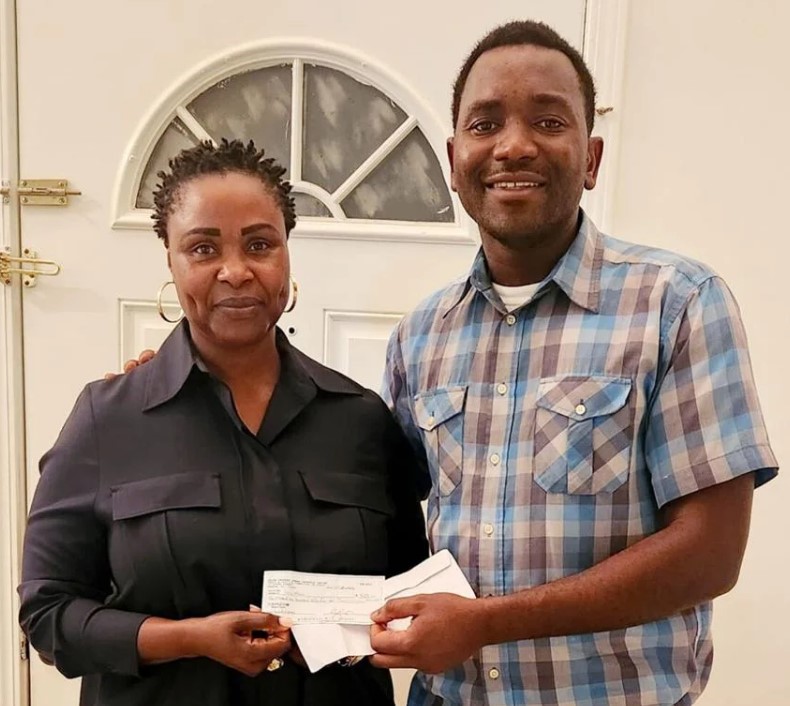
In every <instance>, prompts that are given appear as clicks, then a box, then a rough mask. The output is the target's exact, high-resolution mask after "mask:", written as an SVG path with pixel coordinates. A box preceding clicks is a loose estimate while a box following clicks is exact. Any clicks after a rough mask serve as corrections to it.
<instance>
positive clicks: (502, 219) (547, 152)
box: [448, 45, 603, 248]
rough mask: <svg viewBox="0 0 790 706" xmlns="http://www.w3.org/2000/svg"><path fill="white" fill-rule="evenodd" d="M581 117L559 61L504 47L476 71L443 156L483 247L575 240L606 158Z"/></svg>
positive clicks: (573, 79) (553, 55)
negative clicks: (584, 201)
mask: <svg viewBox="0 0 790 706" xmlns="http://www.w3.org/2000/svg"><path fill="white" fill-rule="evenodd" d="M584 108H585V106H584V98H583V95H582V91H581V86H580V84H579V79H578V76H577V75H576V71H575V69H574V68H573V64H571V62H570V60H569V59H568V58H567V57H566V56H565V55H564V54H562V53H561V52H559V51H556V50H554V49H545V48H543V47H536V46H531V45H518V46H507V47H500V48H497V49H492V50H490V51H487V52H485V53H484V54H483V55H481V56H480V58H479V59H478V60H477V61H476V62H475V64H474V66H473V67H472V70H471V71H470V73H469V77H468V79H467V82H466V86H465V87H464V90H463V93H462V95H461V102H460V106H459V112H458V123H457V125H456V127H455V134H454V137H453V138H452V139H451V140H450V141H449V142H448V153H449V156H450V165H451V169H452V187H453V190H454V191H456V192H457V193H458V196H459V197H460V199H461V203H462V204H463V206H464V208H465V209H466V211H467V212H468V213H469V215H470V216H471V217H472V218H473V219H474V220H475V221H476V222H477V224H478V225H479V227H480V235H481V237H482V238H483V241H484V242H485V240H486V238H494V239H495V240H498V241H500V242H501V243H502V244H505V245H508V246H509V247H516V248H523V247H525V246H526V247H534V246H538V245H541V244H544V243H547V242H548V241H549V240H551V239H556V238H559V237H563V236H567V234H568V233H570V232H575V228H576V221H577V218H578V208H579V201H580V200H581V195H582V191H583V189H584V188H587V189H592V188H593V186H595V179H596V176H597V173H598V165H599V163H600V158H601V153H602V150H603V142H602V140H601V139H600V138H590V137H588V135H587V127H586V123H585V111H584Z"/></svg>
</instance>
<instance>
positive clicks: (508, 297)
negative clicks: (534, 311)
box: [492, 282, 541, 311]
mask: <svg viewBox="0 0 790 706" xmlns="http://www.w3.org/2000/svg"><path fill="white" fill-rule="evenodd" d="M540 285H541V283H540V282H535V284H522V285H521V286H520V287H505V286H504V285H502V284H496V283H492V286H493V287H494V291H495V292H496V293H497V294H498V295H499V298H500V299H501V300H502V303H503V304H504V305H505V309H507V310H508V311H513V310H514V309H518V308H519V307H520V306H521V305H522V304H525V303H526V302H527V301H529V300H530V299H531V298H532V295H533V294H535V292H537V291H538V287H540Z"/></svg>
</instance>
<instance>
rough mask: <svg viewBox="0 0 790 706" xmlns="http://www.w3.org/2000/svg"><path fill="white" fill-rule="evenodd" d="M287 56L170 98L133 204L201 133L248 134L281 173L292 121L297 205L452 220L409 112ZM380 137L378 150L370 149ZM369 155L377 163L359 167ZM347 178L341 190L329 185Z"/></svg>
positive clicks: (314, 212) (349, 214)
mask: <svg viewBox="0 0 790 706" xmlns="http://www.w3.org/2000/svg"><path fill="white" fill-rule="evenodd" d="M293 60H294V58H293V57H292V56H291V57H283V62H282V63H281V64H279V65H276V66H268V67H265V68H261V69H252V70H249V71H242V72H241V73H238V74H236V75H234V76H231V77H229V78H226V79H223V80H222V81H219V82H218V83H216V84H214V85H213V86H211V87H210V88H208V89H207V90H206V91H204V92H203V93H202V94H201V95H199V96H197V97H196V98H195V99H193V100H192V101H191V102H190V103H189V104H182V105H180V106H177V107H174V108H177V110H178V113H177V114H178V115H179V116H180V117H176V118H175V119H173V121H172V122H171V123H170V125H168V126H167V129H166V130H165V132H164V133H163V134H162V136H161V137H160V138H159V140H158V142H157V143H156V147H155V148H154V150H153V152H152V155H151V159H150V160H149V162H148V164H147V165H146V166H145V169H144V172H143V177H142V180H141V182H140V187H139V190H138V193H137V196H136V205H137V207H138V208H140V209H150V208H152V207H153V198H152V191H153V189H154V188H155V187H156V183H157V176H156V174H157V172H159V171H161V170H163V169H166V168H167V164H168V161H169V160H170V159H171V158H172V157H174V156H175V155H176V154H177V153H178V152H180V151H181V150H183V149H186V148H189V147H193V146H195V145H196V144H197V143H198V141H199V140H201V139H205V138H207V137H210V138H211V139H212V140H214V141H215V142H219V141H220V140H221V139H222V138H227V139H240V140H244V141H248V140H254V141H255V144H256V146H257V147H258V148H262V149H264V150H265V152H266V155H267V156H269V157H273V158H274V159H276V160H277V161H278V162H279V163H280V164H281V165H282V166H283V167H285V168H286V177H288V176H290V174H289V173H290V166H291V157H292V155H291V148H292V145H291V139H292V129H293V125H294V124H297V125H301V127H302V132H301V135H297V136H296V137H297V138H301V140H297V141H295V142H294V149H295V150H296V153H295V154H294V155H293V158H294V160H299V161H300V162H301V172H302V173H301V175H300V176H301V178H300V179H297V180H296V182H295V184H294V186H295V189H296V191H295V192H294V200H295V206H296V212H297V215H300V216H308V217H312V218H334V217H335V215H336V217H337V219H338V220H339V219H344V218H350V219H366V220H382V221H407V222H423V223H436V222H444V223H447V222H452V221H454V219H455V214H454V212H453V206H452V201H451V198H450V192H449V190H448V187H447V184H446V182H445V179H444V174H443V172H442V169H441V167H440V165H439V161H438V159H437V156H436V154H435V153H434V151H433V149H432V148H431V146H430V144H429V143H428V141H427V139H426V138H425V135H424V134H423V132H422V130H421V129H420V126H419V123H417V120H416V118H415V116H409V114H407V113H406V112H405V111H404V110H403V109H402V108H401V107H399V106H398V105H396V104H395V103H393V101H392V100H390V99H389V98H388V97H387V96H386V95H385V94H384V93H383V92H382V91H380V90H379V89H377V88H375V87H374V86H371V85H368V84H366V83H364V82H363V81H360V80H357V79H356V78H353V77H351V76H350V75H348V74H346V73H343V72H342V71H340V70H338V69H334V68H330V67H328V66H318V65H314V64H303V63H301V62H299V63H298V64H296V65H295V66H294V64H292V63H291V62H292V61H293ZM299 69H301V70H299ZM295 76H296V77H297V78H296V80H298V81H300V82H301V83H302V88H303V89H304V90H303V91H301V92H299V91H298V92H297V95H300V97H301V100H300V101H299V102H298V104H294V103H293V101H292V87H293V81H294V78H295ZM297 111H299V112H300V113H301V115H297V114H296V112H297ZM187 113H189V117H188V116H187ZM412 125H415V127H414V128H412V127H411V126H412ZM395 136H397V137H395ZM384 144H386V145H387V147H386V151H383V153H382V152H379V150H381V148H382V146H383V145H384ZM371 158H372V159H371ZM368 162H369V163H370V164H376V166H375V167H374V168H373V169H372V170H371V169H370V167H368V166H365V167H364V168H363V165H365V164H366V163H368ZM294 163H296V162H294ZM347 182H348V184H349V187H348V189H350V190H351V191H350V193H348V191H347V189H345V188H344V189H343V190H342V191H338V189H339V188H340V187H341V186H342V185H343V184H346V183H347ZM310 184H314V185H316V186H318V187H320V190H322V191H325V192H326V194H325V195H324V196H322V197H321V198H317V197H315V196H311V195H310V193H306V192H312V189H311V188H310V186H309V185H310ZM340 199H342V202H341V201H340ZM333 214H335V215H333Z"/></svg>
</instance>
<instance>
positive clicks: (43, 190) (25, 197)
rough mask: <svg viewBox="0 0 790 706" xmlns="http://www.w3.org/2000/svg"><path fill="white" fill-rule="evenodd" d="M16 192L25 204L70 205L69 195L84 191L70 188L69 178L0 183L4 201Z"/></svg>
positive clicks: (0, 191) (0, 194)
mask: <svg viewBox="0 0 790 706" xmlns="http://www.w3.org/2000/svg"><path fill="white" fill-rule="evenodd" d="M14 194H16V195H17V196H18V197H19V203H20V204H22V205H23V206H68V205H69V196H79V195H80V194H82V192H81V191H74V190H72V189H69V182H68V180H67V179H22V181H20V182H19V184H17V186H11V185H9V184H8V183H7V182H4V183H3V184H2V185H0V196H2V198H3V203H8V202H9V200H10V199H11V197H12V196H13V195H14Z"/></svg>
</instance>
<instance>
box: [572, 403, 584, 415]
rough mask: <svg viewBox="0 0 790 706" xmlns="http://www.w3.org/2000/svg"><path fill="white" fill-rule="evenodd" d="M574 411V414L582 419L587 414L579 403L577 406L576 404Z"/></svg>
mask: <svg viewBox="0 0 790 706" xmlns="http://www.w3.org/2000/svg"><path fill="white" fill-rule="evenodd" d="M574 411H575V412H576V414H578V415H579V416H580V417H583V416H584V415H585V414H587V407H585V406H584V404H582V403H581V402H579V404H577V405H576V409H575V410H574Z"/></svg>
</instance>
